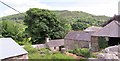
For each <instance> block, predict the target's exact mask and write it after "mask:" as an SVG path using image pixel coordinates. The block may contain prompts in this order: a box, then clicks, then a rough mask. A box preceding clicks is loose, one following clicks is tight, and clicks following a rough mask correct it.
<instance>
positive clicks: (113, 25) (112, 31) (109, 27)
mask: <svg viewBox="0 0 120 61" xmlns="http://www.w3.org/2000/svg"><path fill="white" fill-rule="evenodd" d="M99 37H105V38H106V41H107V42H108V45H109V46H114V45H118V44H120V15H117V16H114V17H113V18H111V19H110V20H109V21H108V22H107V23H106V24H105V25H104V27H103V28H102V29H100V30H98V31H96V32H95V33H93V34H92V38H91V46H92V51H99V44H98V38H99Z"/></svg>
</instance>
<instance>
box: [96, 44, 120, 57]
mask: <svg viewBox="0 0 120 61" xmlns="http://www.w3.org/2000/svg"><path fill="white" fill-rule="evenodd" d="M119 53H120V45H116V46H110V47H107V48H105V49H104V50H103V52H102V53H99V54H98V55H97V57H98V59H119V58H120V54H119Z"/></svg>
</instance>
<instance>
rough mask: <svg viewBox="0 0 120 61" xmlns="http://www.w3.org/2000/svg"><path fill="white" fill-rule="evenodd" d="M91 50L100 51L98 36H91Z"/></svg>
mask: <svg viewBox="0 0 120 61" xmlns="http://www.w3.org/2000/svg"><path fill="white" fill-rule="evenodd" d="M91 47H92V48H91V51H94V52H95V51H99V45H98V37H96V36H92V37H91Z"/></svg>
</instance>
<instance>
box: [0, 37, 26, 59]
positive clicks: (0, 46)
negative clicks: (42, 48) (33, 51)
mask: <svg viewBox="0 0 120 61" xmlns="http://www.w3.org/2000/svg"><path fill="white" fill-rule="evenodd" d="M22 54H27V51H26V50H24V49H23V48H22V47H20V45H18V44H17V43H16V42H15V41H14V40H13V39H11V38H0V59H5V58H9V57H14V56H18V55H22Z"/></svg>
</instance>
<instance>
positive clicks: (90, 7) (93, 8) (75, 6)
mask: <svg viewBox="0 0 120 61" xmlns="http://www.w3.org/2000/svg"><path fill="white" fill-rule="evenodd" d="M0 1H2V2H4V3H6V4H8V5H9V6H11V7H13V8H15V9H16V10H18V11H20V12H26V11H27V10H29V8H42V9H49V10H69V11H83V12H87V13H90V14H93V15H105V16H114V15H115V14H116V15H117V14H118V1H120V0H0ZM16 13H18V12H16V11H14V10H12V9H11V8H9V7H7V6H5V5H3V4H2V3H0V17H2V16H7V15H12V14H16Z"/></svg>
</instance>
